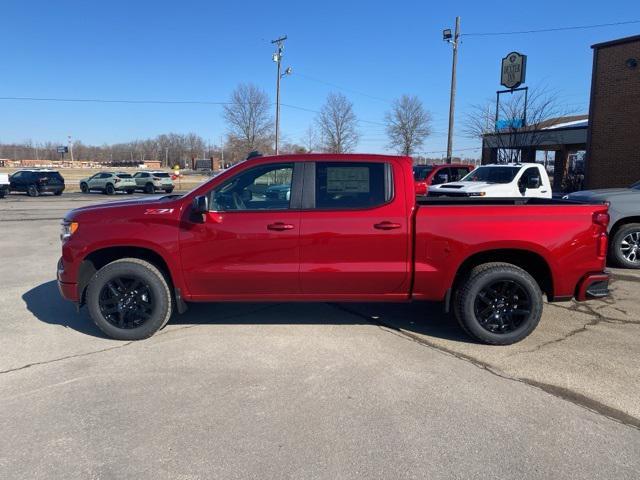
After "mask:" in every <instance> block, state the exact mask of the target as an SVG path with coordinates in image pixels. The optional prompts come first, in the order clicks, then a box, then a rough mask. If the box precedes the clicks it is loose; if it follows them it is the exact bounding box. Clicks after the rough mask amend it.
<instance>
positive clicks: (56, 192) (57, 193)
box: [53, 190, 62, 197]
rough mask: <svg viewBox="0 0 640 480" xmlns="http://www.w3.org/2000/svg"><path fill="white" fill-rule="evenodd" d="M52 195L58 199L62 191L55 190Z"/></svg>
mask: <svg viewBox="0 0 640 480" xmlns="http://www.w3.org/2000/svg"><path fill="white" fill-rule="evenodd" d="M53 194H54V195H55V196H56V197H59V196H60V195H62V190H56V191H55V192H53Z"/></svg>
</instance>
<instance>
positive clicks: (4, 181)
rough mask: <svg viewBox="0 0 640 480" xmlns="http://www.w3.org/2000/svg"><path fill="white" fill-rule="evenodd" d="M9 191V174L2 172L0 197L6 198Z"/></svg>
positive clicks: (0, 175)
mask: <svg viewBox="0 0 640 480" xmlns="http://www.w3.org/2000/svg"><path fill="white" fill-rule="evenodd" d="M7 193H9V175H8V174H6V173H0V198H4V197H5V196H6V195H7Z"/></svg>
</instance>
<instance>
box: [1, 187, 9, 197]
mask: <svg viewBox="0 0 640 480" xmlns="http://www.w3.org/2000/svg"><path fill="white" fill-rule="evenodd" d="M6 196H7V189H6V188H0V198H4V197H6Z"/></svg>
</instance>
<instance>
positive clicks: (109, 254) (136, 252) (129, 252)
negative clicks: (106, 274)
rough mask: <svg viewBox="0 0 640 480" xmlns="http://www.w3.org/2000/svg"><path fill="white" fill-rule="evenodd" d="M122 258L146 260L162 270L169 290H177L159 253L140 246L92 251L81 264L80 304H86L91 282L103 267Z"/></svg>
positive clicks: (79, 279) (169, 271) (79, 281)
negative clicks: (88, 287)
mask: <svg viewBox="0 0 640 480" xmlns="http://www.w3.org/2000/svg"><path fill="white" fill-rule="evenodd" d="M122 258H138V259H140V260H146V261H147V262H149V263H151V264H152V265H154V266H155V267H156V268H158V270H160V271H161V272H162V273H163V275H164V276H165V278H166V279H167V281H168V282H169V288H170V289H171V290H174V289H175V280H174V278H173V277H172V275H171V269H170V268H169V265H168V264H167V262H166V260H165V259H164V258H163V257H162V255H160V254H159V253H158V252H156V251H154V250H152V249H150V248H145V247H138V246H115V247H105V248H100V249H97V250H94V251H92V252H91V253H89V254H88V255H87V256H86V257H85V258H84V259H83V260H82V262H81V263H80V268H79V270H78V297H79V298H80V304H84V301H85V295H86V290H87V286H88V285H89V281H90V280H91V278H92V277H93V275H95V273H96V272H97V271H98V270H100V269H101V268H102V267H104V266H105V265H107V264H108V263H111V262H113V261H115V260H119V259H122Z"/></svg>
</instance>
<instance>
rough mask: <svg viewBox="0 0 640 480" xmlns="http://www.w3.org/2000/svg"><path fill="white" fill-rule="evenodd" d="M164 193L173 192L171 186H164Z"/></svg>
mask: <svg viewBox="0 0 640 480" xmlns="http://www.w3.org/2000/svg"><path fill="white" fill-rule="evenodd" d="M164 191H165V193H171V192H173V188H165V190H164Z"/></svg>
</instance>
